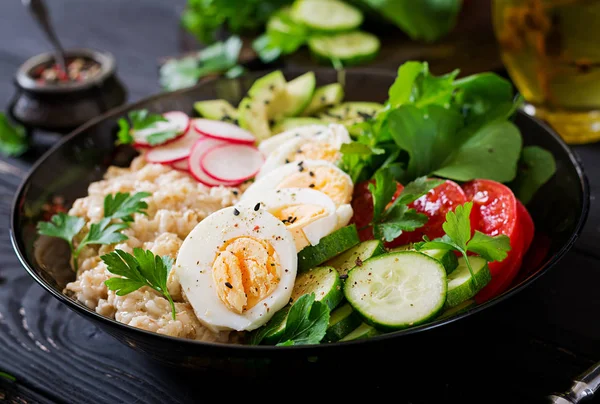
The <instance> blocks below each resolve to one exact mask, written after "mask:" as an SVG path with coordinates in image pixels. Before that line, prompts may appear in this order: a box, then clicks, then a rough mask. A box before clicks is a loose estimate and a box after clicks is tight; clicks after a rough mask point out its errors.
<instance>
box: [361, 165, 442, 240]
mask: <svg viewBox="0 0 600 404" xmlns="http://www.w3.org/2000/svg"><path fill="white" fill-rule="evenodd" d="M442 183H443V181H440V180H435V179H429V180H428V179H427V178H426V177H420V178H417V179H416V180H415V181H413V182H411V183H409V184H407V185H406V187H404V188H403V189H402V192H400V194H399V195H398V197H397V198H396V199H395V200H394V201H393V202H392V199H393V198H394V195H395V193H396V190H397V182H396V180H395V179H394V177H393V176H392V173H391V172H390V170H388V169H384V170H380V171H378V172H377V173H376V174H375V183H370V184H369V191H371V194H372V196H373V220H372V222H371V225H372V226H373V235H374V236H375V238H377V239H383V240H385V241H388V242H389V241H392V240H394V239H396V238H398V237H399V236H400V235H401V234H402V232H404V231H414V230H416V229H418V228H419V227H422V226H423V225H425V223H427V219H428V218H427V215H424V214H423V213H418V212H417V211H416V210H415V209H409V208H408V204H410V203H412V202H414V201H416V200H417V199H419V198H420V197H421V196H423V195H425V194H426V193H427V192H429V191H430V190H432V189H433V188H435V187H437V186H438V185H440V184H442Z"/></svg>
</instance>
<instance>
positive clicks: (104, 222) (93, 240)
mask: <svg viewBox="0 0 600 404" xmlns="http://www.w3.org/2000/svg"><path fill="white" fill-rule="evenodd" d="M127 227H129V226H128V225H127V223H111V219H110V218H108V217H106V218H104V219H101V220H100V221H99V222H98V223H92V224H91V225H90V231H89V232H88V233H87V234H86V235H85V237H84V238H83V240H81V243H79V246H77V250H76V251H77V252H79V251H81V249H82V248H83V247H84V246H86V245H88V244H115V243H119V242H121V241H123V240H127V236H126V235H124V234H121V233H120V231H121V230H123V229H126V228H127Z"/></svg>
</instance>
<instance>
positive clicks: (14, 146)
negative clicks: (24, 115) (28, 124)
mask: <svg viewBox="0 0 600 404" xmlns="http://www.w3.org/2000/svg"><path fill="white" fill-rule="evenodd" d="M28 148H29V142H28V140H27V134H26V132H25V128H24V127H23V126H21V125H11V123H10V122H9V121H8V118H7V117H6V115H4V114H3V113H0V152H2V153H3V154H5V155H7V156H14V157H17V156H20V155H22V154H23V153H25V152H26V151H27V149H28Z"/></svg>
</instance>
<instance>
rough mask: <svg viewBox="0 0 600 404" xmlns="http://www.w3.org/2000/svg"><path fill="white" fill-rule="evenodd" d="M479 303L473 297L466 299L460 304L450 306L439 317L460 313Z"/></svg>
mask: <svg viewBox="0 0 600 404" xmlns="http://www.w3.org/2000/svg"><path fill="white" fill-rule="evenodd" d="M476 305H477V303H476V302H475V300H473V299H469V300H465V301H464V302H462V303H460V304H459V305H458V306H454V307H450V308H448V309H446V310H444V311H443V312H442V314H441V315H440V317H439V318H446V317H452V316H454V315H457V314H459V313H462V312H464V311H467V310H469V309H470V308H471V307H474V306H476Z"/></svg>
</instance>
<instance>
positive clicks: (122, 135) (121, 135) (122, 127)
mask: <svg viewBox="0 0 600 404" xmlns="http://www.w3.org/2000/svg"><path fill="white" fill-rule="evenodd" d="M127 117H128V119H126V118H121V119H119V120H118V121H117V123H118V125H119V132H117V138H118V141H117V142H118V143H119V144H132V143H133V142H134V141H135V139H134V137H133V132H135V131H138V130H143V129H151V128H153V127H155V126H156V124H157V123H159V122H167V121H168V120H167V119H166V118H165V117H164V116H162V115H161V114H152V113H150V112H149V111H148V110H147V109H139V110H135V111H131V112H130V113H129V114H128V115H127ZM178 135H179V131H178V130H177V129H165V130H157V131H156V132H155V133H151V134H149V135H148V136H147V137H146V141H147V142H148V144H150V145H157V144H161V143H164V142H166V141H167V140H171V139H173V138H175V137H177V136H178Z"/></svg>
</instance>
